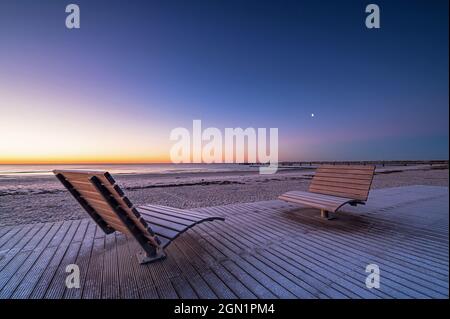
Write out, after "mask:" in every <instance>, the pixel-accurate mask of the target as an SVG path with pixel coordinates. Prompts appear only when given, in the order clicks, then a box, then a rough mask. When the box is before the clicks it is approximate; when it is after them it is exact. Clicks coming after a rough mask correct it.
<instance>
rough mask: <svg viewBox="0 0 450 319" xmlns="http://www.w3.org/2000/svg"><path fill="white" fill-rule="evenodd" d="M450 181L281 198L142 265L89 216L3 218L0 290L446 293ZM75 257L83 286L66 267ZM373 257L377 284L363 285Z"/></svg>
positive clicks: (196, 294) (128, 245)
mask: <svg viewBox="0 0 450 319" xmlns="http://www.w3.org/2000/svg"><path fill="white" fill-rule="evenodd" d="M448 203H449V200H448V188H445V187H430V186H410V187H399V188H391V189H381V190H374V191H372V192H371V196H370V198H369V201H368V203H367V205H366V206H359V207H356V208H354V207H345V208H344V210H345V212H343V213H339V214H338V219H336V220H332V221H326V220H322V219H320V218H319V213H318V211H317V210H314V209H309V208H301V207H300V206H297V205H293V204H288V203H284V202H281V201H278V200H274V201H266V202H256V203H248V204H234V205H227V206H219V207H208V208H202V209H198V210H199V211H202V212H205V213H210V214H215V215H219V216H225V217H226V221H225V222H214V223H204V224H201V225H199V226H196V227H195V228H193V229H191V230H189V231H187V232H186V233H184V234H183V235H181V236H180V237H179V238H178V239H176V240H175V241H174V243H173V244H172V245H171V246H169V247H168V249H167V250H166V252H167V259H165V260H163V261H160V262H156V263H153V264H147V265H139V264H138V262H137V260H136V257H135V254H136V252H137V251H138V249H139V248H138V246H137V244H136V243H135V242H134V241H133V240H132V239H127V238H126V237H125V236H124V235H122V234H118V233H116V234H111V235H107V236H105V235H104V234H103V232H102V231H101V230H100V229H98V228H97V227H96V226H95V224H93V223H92V222H91V221H90V220H88V219H83V220H74V221H65V222H57V223H45V224H32V225H20V226H7V227H0V298H448V287H449V284H448V270H449V269H448V218H449V216H448ZM68 264H77V265H78V266H79V269H80V275H81V280H80V281H81V288H80V289H77V288H72V289H68V288H66V286H65V280H66V277H67V275H68V273H66V272H65V269H66V266H67V265H68ZM368 264H377V265H378V266H379V268H380V275H381V286H380V288H379V289H376V288H373V289H368V288H366V285H365V281H366V276H367V275H368V274H367V273H366V272H365V269H366V266H367V265H368Z"/></svg>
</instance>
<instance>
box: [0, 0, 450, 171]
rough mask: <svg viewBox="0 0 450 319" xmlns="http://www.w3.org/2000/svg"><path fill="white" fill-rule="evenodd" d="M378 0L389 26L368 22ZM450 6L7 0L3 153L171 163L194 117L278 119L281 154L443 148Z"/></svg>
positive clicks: (250, 121) (409, 155)
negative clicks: (69, 8) (70, 14)
mask: <svg viewBox="0 0 450 319" xmlns="http://www.w3.org/2000/svg"><path fill="white" fill-rule="evenodd" d="M69 3H76V4H78V5H79V6H80V9H81V29H79V30H68V29H66V27H65V17H66V15H67V14H66V13H65V6H66V5H67V4H69ZM369 3H376V4H378V5H379V6H380V9H381V29H377V30H375V29H371V30H369V29H367V28H366V27H365V23H364V22H365V17H366V15H367V14H366V13H365V7H366V5H367V4H369ZM448 9H449V8H448V1H446V0H445V1H439V0H434V1H403V0H402V1H400V0H395V1H392V0H391V1H378V0H375V1H356V0H355V1H350V0H341V1H337V0H333V1H312V0H311V1H301V0H297V1H283V0H282V1H254V0H240V1H237V0H227V1H225V0H222V1H218V0H202V1H198V0H179V1H172V0H164V1H163V0H161V1H155V0H150V1H124V0H123V1H118V0H117V1H97V0H88V1H85V0H77V1H76V0H72V1H58V0H45V1H44V0H41V1H36V0H33V1H31V0H30V1H25V0H14V1H13V0H1V1H0V162H2V160H3V162H8V161H15V162H20V161H21V160H23V161H26V160H34V161H39V160H44V159H55V160H56V159H66V160H69V161H70V158H74V159H75V158H78V157H79V158H85V159H89V158H94V157H96V156H99V157H101V156H103V157H105V158H106V157H110V158H111V159H118V158H122V159H124V161H126V156H127V155H126V154H129V157H130V160H133V159H136V160H137V159H141V160H150V161H164V160H167V156H168V150H169V149H170V146H171V145H172V142H170V141H169V133H170V130H171V129H173V128H175V127H179V126H183V127H187V128H189V127H191V126H192V120H194V119H201V120H202V122H203V125H204V127H211V126H214V127H218V128H225V127H243V128H245V127H255V128H257V127H277V128H279V138H280V140H279V142H280V143H279V144H280V160H371V159H372V160H377V159H448V141H449V138H448V136H449V128H448V127H449V122H448V121H449V120H448V116H449V114H448V113H449V108H448V105H449V96H448V85H449V77H448V70H449V64H448V51H449V48H448ZM312 113H314V117H311V114H312ZM118 130H120V131H121V132H120V134H119V133H118ZM2 139H3V141H2ZM100 145H101V146H100ZM2 153H3V158H2ZM5 154H6V155H5ZM121 156H122V157H121Z"/></svg>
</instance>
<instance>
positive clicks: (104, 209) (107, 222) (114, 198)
mask: <svg viewBox="0 0 450 319" xmlns="http://www.w3.org/2000/svg"><path fill="white" fill-rule="evenodd" d="M53 173H54V174H55V175H56V177H57V178H58V179H59V180H60V181H61V183H62V184H63V185H64V186H65V187H66V188H67V190H68V191H69V192H70V193H71V194H72V195H73V196H74V197H75V199H76V200H77V201H78V202H79V203H80V205H81V206H82V207H83V208H84V209H85V210H86V212H87V213H88V214H89V215H90V216H91V217H92V218H93V219H94V221H95V222H96V223H97V225H99V226H100V227H101V229H102V230H103V231H104V232H105V233H107V234H109V233H112V232H114V231H116V230H117V231H120V232H122V233H124V234H129V235H132V236H133V237H135V238H136V240H137V241H138V242H139V243H140V244H141V246H142V247H143V248H144V249H145V248H146V246H148V245H151V246H153V247H157V246H158V245H159V241H158V238H157V237H155V235H154V233H153V231H152V229H151V228H150V227H149V225H148V224H147V222H146V221H145V220H144V219H143V218H142V217H141V216H140V214H139V212H138V211H137V209H136V208H135V207H134V206H133V204H132V203H131V202H130V200H129V199H128V198H127V197H126V196H125V194H124V193H123V191H122V190H121V189H120V187H119V185H117V184H116V182H115V180H114V178H113V177H112V176H111V174H109V173H108V172H104V171H85V170H55V171H53ZM147 248H148V247H147ZM152 249H153V248H150V250H152ZM146 250H147V249H146Z"/></svg>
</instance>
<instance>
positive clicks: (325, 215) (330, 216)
mask: <svg viewBox="0 0 450 319" xmlns="http://www.w3.org/2000/svg"><path fill="white" fill-rule="evenodd" d="M320 217H322V218H323V219H327V220H332V219H336V217H334V214H332V213H330V212H329V211H326V210H325V209H321V210H320Z"/></svg>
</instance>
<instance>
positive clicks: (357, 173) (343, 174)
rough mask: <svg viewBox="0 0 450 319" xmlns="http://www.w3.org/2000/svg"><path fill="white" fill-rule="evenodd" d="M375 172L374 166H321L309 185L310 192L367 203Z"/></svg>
mask: <svg viewBox="0 0 450 319" xmlns="http://www.w3.org/2000/svg"><path fill="white" fill-rule="evenodd" d="M374 172H375V166H373V165H321V166H320V167H319V168H317V170H316V173H315V175H314V177H313V179H312V181H311V184H310V185H309V191H310V192H312V193H318V194H325V195H332V196H339V197H345V198H351V199H355V200H360V201H366V200H367V197H368V196H369V190H370V186H371V185H372V180H373V175H374Z"/></svg>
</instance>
